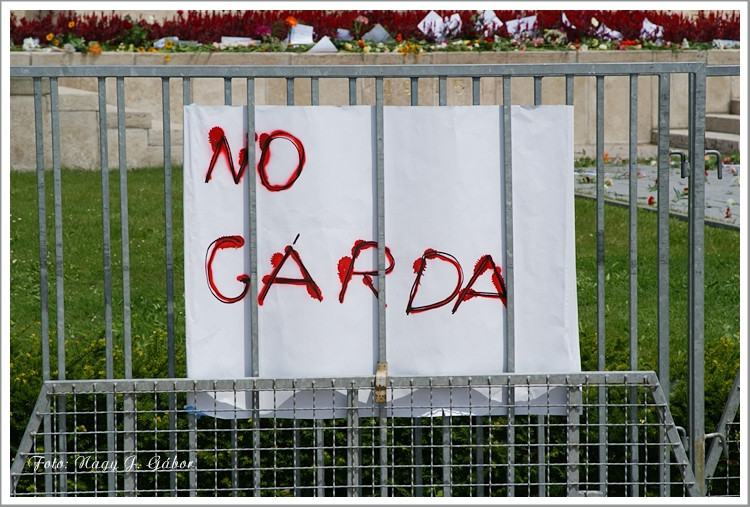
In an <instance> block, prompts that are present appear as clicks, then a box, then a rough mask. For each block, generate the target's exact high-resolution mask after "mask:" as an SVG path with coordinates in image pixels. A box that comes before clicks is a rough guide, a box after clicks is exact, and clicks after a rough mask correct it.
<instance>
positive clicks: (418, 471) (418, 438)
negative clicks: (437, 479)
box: [412, 417, 424, 497]
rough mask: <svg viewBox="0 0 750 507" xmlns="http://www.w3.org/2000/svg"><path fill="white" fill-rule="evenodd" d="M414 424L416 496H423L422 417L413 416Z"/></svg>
mask: <svg viewBox="0 0 750 507" xmlns="http://www.w3.org/2000/svg"><path fill="white" fill-rule="evenodd" d="M412 421H413V424H414V483H415V484H414V486H415V491H414V496H416V497H421V496H423V495H424V488H423V487H422V485H423V484H424V482H423V478H422V465H423V463H422V452H423V449H424V447H423V446H422V418H421V417H413V418H412Z"/></svg>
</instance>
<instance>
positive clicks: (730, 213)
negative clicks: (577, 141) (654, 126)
mask: <svg viewBox="0 0 750 507" xmlns="http://www.w3.org/2000/svg"><path fill="white" fill-rule="evenodd" d="M628 172H629V171H628V166H627V165H625V166H623V165H608V164H605V167H604V178H605V179H604V182H605V198H606V199H608V200H614V201H622V202H625V203H627V202H628V195H629V179H628ZM656 180H657V171H656V166H652V165H639V166H638V205H639V206H641V207H644V208H648V207H653V208H654V209H656V199H657V190H656ZM688 180H689V179H688V178H682V177H680V169H679V167H672V168H671V169H670V175H669V188H670V193H669V194H670V199H669V207H670V210H671V212H672V213H674V214H676V215H684V216H687V206H688V196H687V192H686V187H687V186H688ZM705 188H706V214H705V217H706V221H707V222H717V223H719V224H722V225H729V226H732V227H737V228H739V226H740V214H741V212H740V165H729V164H727V165H725V166H724V171H723V178H722V179H718V177H717V173H716V171H715V170H709V171H708V176H707V177H706V187H705ZM575 193H576V195H584V196H593V197H595V196H596V168H595V167H587V168H578V169H576V170H575ZM652 197H653V199H652Z"/></svg>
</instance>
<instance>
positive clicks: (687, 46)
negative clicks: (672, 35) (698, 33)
mask: <svg viewBox="0 0 750 507" xmlns="http://www.w3.org/2000/svg"><path fill="white" fill-rule="evenodd" d="M680 46H681V47H682V49H688V48H689V47H690V43H689V42H688V40H687V39H682V44H681V45H680Z"/></svg>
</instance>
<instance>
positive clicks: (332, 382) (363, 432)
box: [12, 372, 695, 497]
mask: <svg viewBox="0 0 750 507" xmlns="http://www.w3.org/2000/svg"><path fill="white" fill-rule="evenodd" d="M373 388H374V384H373V383H372V380H370V379H362V378H335V379H307V380H282V379H276V380H270V379H268V380H267V379H240V380H236V381H191V380H184V379H182V380H164V379H160V380H137V381H121V380H118V381H64V382H50V383H48V384H46V385H45V389H44V390H43V392H42V394H41V395H40V400H39V403H38V405H37V411H36V412H35V416H34V417H35V419H34V420H35V421H37V425H36V427H33V428H30V430H31V431H30V433H29V435H28V439H27V440H25V441H24V444H25V446H24V448H23V449H21V451H20V453H19V455H18V457H17V460H20V461H18V462H17V463H14V470H13V475H12V478H13V484H14V487H15V493H16V495H18V496H24V495H38V494H44V493H46V494H51V495H54V496H62V495H97V496H98V495H115V496H123V495H124V496H127V495H136V494H137V495H139V496H164V495H178V496H182V495H186V496H187V495H190V496H214V495H215V496H253V495H255V496H258V495H260V496H398V497H413V496H425V497H440V496H462V497H464V496H465V497H482V496H530V497H541V496H565V495H612V496H632V495H635V496H651V495H660V494H663V492H664V491H666V492H667V493H668V494H671V495H677V496H680V495H688V494H694V493H695V482H694V479H693V478H692V476H691V475H690V469H689V467H688V466H687V462H686V455H685V451H684V447H683V446H682V442H681V440H680V438H679V435H678V432H677V430H676V428H675V426H674V422H673V421H672V420H671V416H670V414H669V411H668V408H667V406H666V404H665V400H664V397H663V393H662V392H661V390H660V389H659V385H658V380H657V379H656V376H655V375H654V374H653V373H650V374H649V373H646V374H644V373H638V372H627V373H623V374H617V375H614V376H613V375H605V374H587V375H567V376H565V375H549V376H533V377H531V376H524V375H504V376H493V377H487V378H475V379H472V378H451V377H436V378H423V377H417V378H403V377H402V378H395V377H394V378H391V379H389V382H388V389H387V390H388V392H389V393H393V392H394V391H396V390H404V391H405V392H406V393H407V397H408V398H409V399H410V400H411V401H412V403H409V404H406V405H405V406H406V408H407V409H408V410H409V411H411V412H413V413H415V414H421V413H424V411H425V409H426V410H427V411H430V412H432V413H433V415H432V416H430V417H419V416H417V417H403V416H393V415H392V414H393V413H394V410H395V409H396V407H395V406H394V405H393V404H392V403H389V402H386V403H384V404H378V403H371V404H370V405H369V406H362V405H359V406H358V404H357V399H358V397H359V396H360V395H361V394H362V392H366V391H370V390H372V389H373ZM600 388H604V389H605V404H604V405H601V404H600V403H599V400H598V398H599V389H600ZM532 389H542V390H545V391H547V392H551V391H552V390H554V389H562V390H564V391H565V393H566V396H565V397H564V398H563V401H562V403H560V404H559V405H557V406H553V402H552V401H550V402H548V403H547V404H546V405H545V404H543V405H536V406H534V407H532V406H529V405H519V404H515V403H513V401H512V398H513V395H514V392H516V393H517V392H522V391H524V390H532ZM467 390H468V392H469V395H468V397H467V396H464V394H465V393H466V392H467ZM212 391H226V392H231V393H234V394H235V395H237V396H244V395H245V393H250V394H251V395H252V396H254V397H258V396H260V395H265V394H269V395H271V396H274V395H275V394H277V393H283V394H287V393H289V392H292V393H293V396H297V395H302V394H311V395H312V397H313V399H315V398H316V396H319V397H320V398H321V399H324V398H326V397H328V396H330V394H331V393H332V392H334V391H335V392H337V393H340V394H342V395H343V398H342V403H343V406H341V407H339V408H340V409H341V410H343V411H344V412H345V413H346V417H340V418H331V419H317V418H315V417H314V415H315V414H314V413H313V414H312V416H313V417H312V418H310V419H305V420H303V419H301V418H298V417H297V416H298V415H299V414H296V409H295V407H294V404H293V403H292V404H291V405H289V406H287V407H285V408H278V409H277V410H273V411H267V413H266V414H264V416H262V417H254V418H249V419H239V420H237V419H232V420H227V419H220V418H216V417H208V416H201V414H200V413H195V412H194V411H192V410H191V407H190V406H186V405H185V403H186V402H187V400H188V399H189V398H188V396H189V395H195V394H197V393H199V392H212ZM438 391H440V392H442V393H447V394H448V396H449V398H450V399H451V400H453V399H455V400H456V404H455V405H451V406H450V407H449V408H447V409H442V408H439V407H433V406H430V404H429V403H427V404H426V405H425V404H423V403H419V402H415V401H416V400H417V399H421V400H430V399H431V398H432V395H433V394H436V393H437V392H438ZM459 392H461V393H460V394H459ZM417 393H427V396H426V397H424V396H417ZM454 393H455V396H454ZM482 393H490V394H493V393H496V394H501V395H502V397H503V398H504V399H505V400H506V401H505V403H504V404H502V405H500V406H499V408H500V410H499V411H498V410H497V408H498V407H497V406H496V407H495V410H494V412H496V413H497V412H501V413H499V414H498V415H492V414H490V415H485V416H472V415H467V414H471V413H472V412H477V411H479V412H481V411H483V410H486V409H488V408H489V407H488V398H487V397H486V396H484V395H482ZM170 395H176V396H177V405H178V407H180V408H178V409H177V410H176V417H177V427H176V429H175V430H171V429H170V428H169V422H168V414H169V410H170V409H169V397H170ZM334 399H335V398H334ZM550 399H551V398H550ZM61 403H64V404H65V405H66V406H67V411H66V412H65V414H64V415H62V414H58V413H57V407H58V405H59V404H61ZM315 408H316V407H315V404H313V406H312V408H311V409H310V410H312V411H313V412H314V410H315ZM556 409H559V410H560V411H562V412H564V413H565V414H566V415H544V413H553V412H555V410H556ZM305 410H307V409H305ZM324 410H327V409H324ZM533 412H538V414H536V415H535V414H534V413H533ZM399 413H400V412H399ZM309 416H310V414H305V415H304V416H302V417H309ZM45 417H49V418H51V420H52V421H53V422H52V425H51V429H50V432H51V436H52V437H53V438H52V441H53V445H52V447H51V448H45V447H44V446H43V445H42V442H43V440H44V438H45V432H44V430H43V429H42V428H41V427H40V425H39V422H40V421H42V420H43V419H44V418H45ZM108 418H113V419H114V421H115V426H114V430H113V431H110V430H108V429H107V419H108ZM602 430H603V431H604V434H605V435H606V440H604V441H602V440H600V434H601V431H602ZM112 437H114V438H112ZM50 476H51V478H52V480H51V483H50V484H51V487H48V485H47V482H46V480H47V478H48V477H50Z"/></svg>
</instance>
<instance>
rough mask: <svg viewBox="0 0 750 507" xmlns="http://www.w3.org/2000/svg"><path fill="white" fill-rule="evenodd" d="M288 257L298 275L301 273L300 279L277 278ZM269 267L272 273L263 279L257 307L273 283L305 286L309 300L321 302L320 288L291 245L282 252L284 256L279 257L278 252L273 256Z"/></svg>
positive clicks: (261, 303)
mask: <svg viewBox="0 0 750 507" xmlns="http://www.w3.org/2000/svg"><path fill="white" fill-rule="evenodd" d="M289 257H291V258H292V260H294V262H295V263H296V264H297V267H298V268H299V270H300V273H302V278H282V277H279V272H280V271H281V268H282V266H284V263H285V262H286V260H287V259H288V258H289ZM271 265H272V266H273V271H272V272H271V274H269V275H266V276H264V277H263V289H262V290H261V291H260V294H258V304H259V305H261V306H262V305H263V301H264V300H265V299H266V295H268V291H269V290H270V289H271V285H273V284H274V283H282V284H288V285H305V286H306V287H307V293H308V294H310V297H311V298H313V299H317V300H318V301H323V294H322V293H321V292H320V288H319V287H318V285H317V284H316V283H315V280H313V278H312V276H310V272H309V271H307V268H305V265H304V264H303V263H302V259H300V256H299V254H298V253H297V251H296V250H295V249H294V248H293V247H292V246H291V245H287V247H286V249H285V250H284V255H281V254H280V253H278V252H277V253H275V254H273V256H272V257H271Z"/></svg>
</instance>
